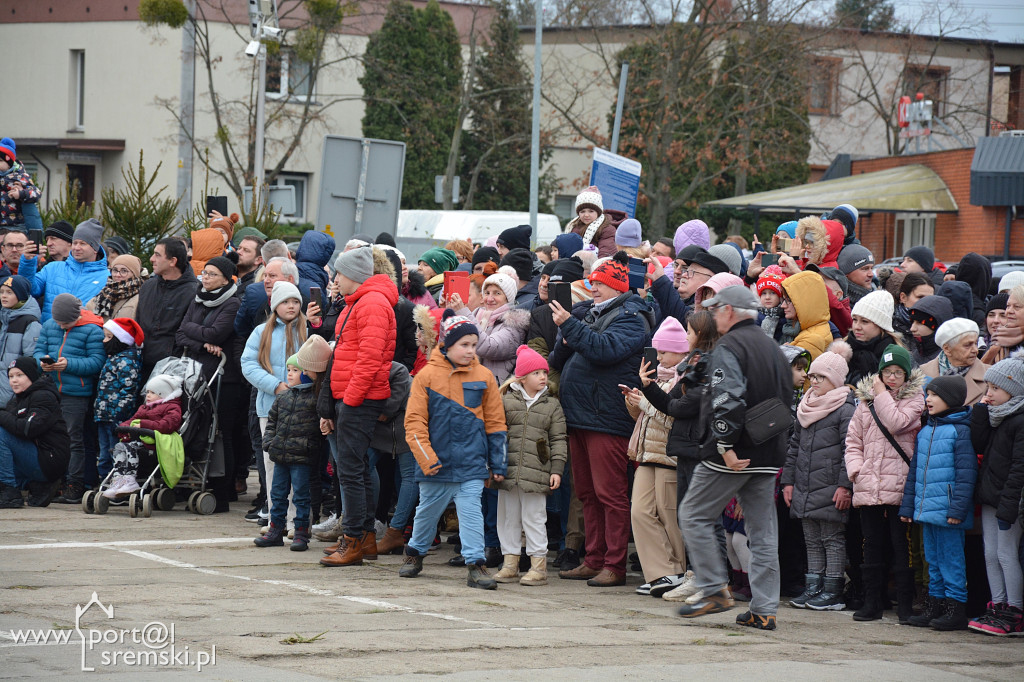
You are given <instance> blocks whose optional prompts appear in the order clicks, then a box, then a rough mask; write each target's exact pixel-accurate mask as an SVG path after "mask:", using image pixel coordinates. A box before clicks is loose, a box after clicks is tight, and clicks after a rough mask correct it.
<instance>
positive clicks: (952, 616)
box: [900, 376, 978, 630]
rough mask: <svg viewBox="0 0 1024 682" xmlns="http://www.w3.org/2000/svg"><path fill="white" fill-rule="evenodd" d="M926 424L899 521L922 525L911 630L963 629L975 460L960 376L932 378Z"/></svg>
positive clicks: (972, 516) (962, 380)
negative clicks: (920, 593) (920, 581)
mask: <svg viewBox="0 0 1024 682" xmlns="http://www.w3.org/2000/svg"><path fill="white" fill-rule="evenodd" d="M925 390H926V392H927V394H928V397H927V398H926V399H925V405H926V406H927V408H928V423H927V424H926V425H925V427H924V428H923V429H921V431H920V432H919V433H918V434H917V449H916V451H915V452H914V459H913V460H912V461H911V462H910V472H909V473H908V475H907V482H906V485H905V486H904V488H903V504H902V505H901V506H900V520H902V521H903V522H904V523H910V521H911V518H913V520H914V521H916V522H918V523H920V524H921V530H922V534H923V536H924V557H925V560H926V561H927V562H928V609H927V610H926V611H925V612H924V613H923V614H921V615H920V616H911V617H910V619H909V620H908V623H909V624H910V625H914V626H917V627H928V626H929V625H930V626H931V627H933V628H935V629H936V630H966V629H967V614H966V608H967V565H966V562H965V560H964V536H965V534H966V531H968V530H970V528H971V526H972V525H973V523H974V482H975V480H976V479H977V476H978V458H977V456H976V455H975V454H974V448H973V446H972V445H971V429H970V415H971V408H970V407H964V401H965V400H966V399H967V382H966V381H965V380H964V378H963V377H962V376H942V377H936V378H935V379H932V380H931V382H930V383H929V384H928V386H927V387H926V388H925Z"/></svg>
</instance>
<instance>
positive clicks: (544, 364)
mask: <svg viewBox="0 0 1024 682" xmlns="http://www.w3.org/2000/svg"><path fill="white" fill-rule="evenodd" d="M538 369H542V370H544V371H545V372H546V371H548V361H547V360H545V359H544V356H543V355H541V354H540V353H538V352H537V351H535V350H533V349H532V348H530V347H529V346H526V345H523V346H519V348H517V349H516V377H517V378H520V379H521V378H523V377H525V376H526V375H527V374H529V373H530V372H536V371H537V370H538Z"/></svg>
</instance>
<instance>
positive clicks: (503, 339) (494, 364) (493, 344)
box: [457, 303, 530, 384]
mask: <svg viewBox="0 0 1024 682" xmlns="http://www.w3.org/2000/svg"><path fill="white" fill-rule="evenodd" d="M483 312H484V309H483V308H482V307H480V308H477V309H476V310H474V311H473V312H472V313H470V312H469V309H468V308H463V309H461V310H459V311H457V313H458V314H459V315H466V316H467V317H470V318H471V319H476V320H479V319H480V315H481V313H483ZM477 327H478V328H479V329H480V336H479V339H478V341H477V344H476V356H477V358H479V360H480V364H481V365H483V366H484V367H486V368H487V369H489V370H491V371H492V372H494V378H495V379H497V381H498V383H499V384H500V383H502V382H504V381H505V379H507V378H508V377H509V375H510V374H512V372H513V370H514V369H515V368H516V350H517V349H518V348H519V346H521V345H522V344H524V343H526V332H528V331H529V330H530V313H529V311H527V310H521V309H518V308H513V309H510V308H509V307H508V304H507V303H506V304H505V305H503V306H500V307H498V308H495V309H494V311H493V312H492V313H491V316H490V319H489V320H488V322H487V325H486V326H484V325H480V324H479V323H478V324H477Z"/></svg>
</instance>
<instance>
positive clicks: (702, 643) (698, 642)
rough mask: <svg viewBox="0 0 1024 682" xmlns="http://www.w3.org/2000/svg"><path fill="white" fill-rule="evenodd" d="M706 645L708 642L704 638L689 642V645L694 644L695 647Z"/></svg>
mask: <svg viewBox="0 0 1024 682" xmlns="http://www.w3.org/2000/svg"><path fill="white" fill-rule="evenodd" d="M707 643H708V640H707V638H705V637H701V638H700V639H695V640H693V641H692V642H690V644H696V645H697V646H704V645H705V644H707Z"/></svg>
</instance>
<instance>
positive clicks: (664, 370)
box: [658, 365, 679, 386]
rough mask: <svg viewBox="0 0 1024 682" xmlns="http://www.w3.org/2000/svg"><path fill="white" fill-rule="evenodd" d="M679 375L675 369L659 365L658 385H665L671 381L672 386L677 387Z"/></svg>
mask: <svg viewBox="0 0 1024 682" xmlns="http://www.w3.org/2000/svg"><path fill="white" fill-rule="evenodd" d="M678 376H679V374H678V372H676V368H675V367H666V366H665V365H658V383H659V384H661V383H664V382H666V381H671V382H672V385H673V386H675V381H676V379H677V378H678Z"/></svg>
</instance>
